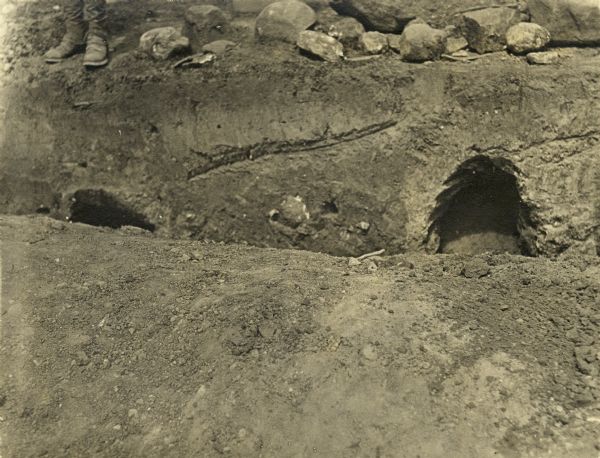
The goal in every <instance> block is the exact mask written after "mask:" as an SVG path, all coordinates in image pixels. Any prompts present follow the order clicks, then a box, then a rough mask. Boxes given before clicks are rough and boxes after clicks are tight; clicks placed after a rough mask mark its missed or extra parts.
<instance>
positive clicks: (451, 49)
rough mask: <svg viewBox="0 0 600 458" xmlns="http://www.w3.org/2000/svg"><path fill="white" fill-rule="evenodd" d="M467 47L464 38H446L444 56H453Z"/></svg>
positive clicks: (467, 44)
mask: <svg viewBox="0 0 600 458" xmlns="http://www.w3.org/2000/svg"><path fill="white" fill-rule="evenodd" d="M467 46H469V43H468V42H467V39H466V38H465V37H448V38H447V39H446V54H453V53H455V52H457V51H461V50H463V49H465V48H466V47H467Z"/></svg>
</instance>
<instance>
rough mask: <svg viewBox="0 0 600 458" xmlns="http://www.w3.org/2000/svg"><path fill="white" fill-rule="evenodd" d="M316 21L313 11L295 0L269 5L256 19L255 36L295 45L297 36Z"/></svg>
mask: <svg viewBox="0 0 600 458" xmlns="http://www.w3.org/2000/svg"><path fill="white" fill-rule="evenodd" d="M316 20H317V15H316V14H315V12H314V10H313V9H312V8H311V7H310V6H308V5H307V4H306V3H303V2H300V1H297V0H283V1H279V2H275V3H271V4H270V5H268V6H267V7H266V8H265V9H264V10H262V11H261V13H260V14H259V15H258V17H257V18H256V25H255V30H256V35H257V36H258V37H259V38H260V39H262V40H265V39H267V40H281V41H286V42H288V43H295V42H296V40H297V39H298V34H299V33H300V32H302V31H303V30H306V29H308V28H309V27H310V26H311V25H313V24H314V23H315V21H316Z"/></svg>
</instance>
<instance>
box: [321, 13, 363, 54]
mask: <svg viewBox="0 0 600 458" xmlns="http://www.w3.org/2000/svg"><path fill="white" fill-rule="evenodd" d="M363 33H365V28H364V26H363V25H362V24H361V23H360V22H358V21H357V20H356V19H354V18H351V17H345V18H342V19H340V20H339V21H337V22H335V23H333V24H332V25H331V26H330V27H329V30H328V32H327V34H328V35H329V36H330V37H333V38H335V39H336V40H338V41H339V42H340V43H342V44H343V45H344V46H349V47H355V46H356V45H357V44H358V40H359V38H360V37H361V36H362V34H363Z"/></svg>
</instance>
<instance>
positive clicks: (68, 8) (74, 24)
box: [44, 0, 85, 63]
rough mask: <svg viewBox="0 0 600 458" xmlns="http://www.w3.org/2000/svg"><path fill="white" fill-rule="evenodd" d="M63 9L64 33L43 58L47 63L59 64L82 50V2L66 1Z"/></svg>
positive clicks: (83, 23)
mask: <svg viewBox="0 0 600 458" xmlns="http://www.w3.org/2000/svg"><path fill="white" fill-rule="evenodd" d="M65 3H66V4H65V7H64V19H65V25H66V29H67V31H66V33H65V35H64V37H63V39H62V41H61V42H60V44H59V45H58V46H57V47H55V48H52V49H50V50H49V51H48V52H47V53H46V55H45V56H44V58H45V59H46V62H48V63H55V62H60V61H61V60H63V59H65V58H67V57H69V56H72V55H73V54H75V53H76V52H78V51H80V50H83V45H84V37H85V22H84V20H83V0H67V1H66V2H65Z"/></svg>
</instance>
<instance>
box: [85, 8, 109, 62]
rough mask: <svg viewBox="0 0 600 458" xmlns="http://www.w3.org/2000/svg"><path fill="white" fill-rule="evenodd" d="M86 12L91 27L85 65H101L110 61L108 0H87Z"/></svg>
mask: <svg viewBox="0 0 600 458" xmlns="http://www.w3.org/2000/svg"><path fill="white" fill-rule="evenodd" d="M85 12H86V15H87V20H88V23H89V27H88V34H87V40H86V41H87V43H86V50H85V56H84V57H83V65H85V66H88V67H100V66H102V65H106V63H107V62H108V46H107V42H106V39H107V36H106V29H105V25H106V0H86V1H85Z"/></svg>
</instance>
